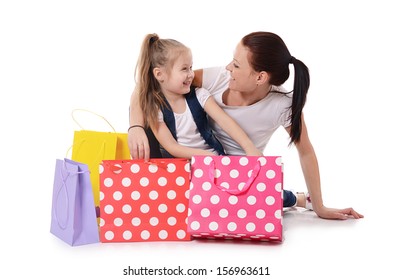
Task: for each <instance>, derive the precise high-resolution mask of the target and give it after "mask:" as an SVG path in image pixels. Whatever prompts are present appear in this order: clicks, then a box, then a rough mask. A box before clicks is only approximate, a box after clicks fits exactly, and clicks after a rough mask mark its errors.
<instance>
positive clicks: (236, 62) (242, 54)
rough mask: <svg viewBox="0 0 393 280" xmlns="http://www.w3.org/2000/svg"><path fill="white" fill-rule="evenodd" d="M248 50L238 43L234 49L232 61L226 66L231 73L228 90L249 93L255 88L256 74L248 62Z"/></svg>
mask: <svg viewBox="0 0 393 280" xmlns="http://www.w3.org/2000/svg"><path fill="white" fill-rule="evenodd" d="M249 55H250V52H249V50H248V49H247V48H246V47H245V46H243V44H242V43H241V42H240V43H239V44H238V45H237V46H236V49H235V53H234V55H233V60H232V61H231V62H230V63H229V64H228V65H227V66H226V69H227V70H228V71H229V72H230V73H231V78H232V79H231V80H230V81H229V89H231V90H235V91H240V92H249V91H253V90H255V88H256V87H257V76H258V73H257V72H256V71H254V69H252V67H251V65H250V63H249V62H248V56H249Z"/></svg>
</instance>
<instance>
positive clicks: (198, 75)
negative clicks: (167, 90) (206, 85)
mask: <svg viewBox="0 0 393 280" xmlns="http://www.w3.org/2000/svg"><path fill="white" fill-rule="evenodd" d="M202 79H203V69H197V70H194V80H193V81H192V85H193V86H195V87H199V88H200V87H202Z"/></svg>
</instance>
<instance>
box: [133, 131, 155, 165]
mask: <svg viewBox="0 0 393 280" xmlns="http://www.w3.org/2000/svg"><path fill="white" fill-rule="evenodd" d="M128 148H129V149H130V156H131V158H132V159H144V160H145V161H149V158H150V146H149V140H148V139H147V136H146V133H145V130H144V129H143V128H142V127H139V126H138V127H132V128H130V129H129V130H128Z"/></svg>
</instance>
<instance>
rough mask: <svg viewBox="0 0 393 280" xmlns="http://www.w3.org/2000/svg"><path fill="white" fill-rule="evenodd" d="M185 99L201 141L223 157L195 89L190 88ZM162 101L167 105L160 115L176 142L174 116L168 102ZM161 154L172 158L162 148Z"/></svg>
mask: <svg viewBox="0 0 393 280" xmlns="http://www.w3.org/2000/svg"><path fill="white" fill-rule="evenodd" d="M185 98H186V101H187V104H188V107H189V108H190V111H191V114H192V117H193V118H194V121H195V124H196V126H197V128H198V131H199V133H200V134H201V135H202V137H203V139H205V141H206V143H207V144H208V145H209V146H210V147H211V148H213V149H214V150H215V151H216V152H217V153H218V154H219V155H225V152H224V148H223V146H222V145H221V143H220V142H219V141H218V140H217V138H216V137H215V136H214V134H213V131H212V129H211V127H210V125H209V121H208V118H207V114H206V112H205V110H203V108H202V106H201V104H200V103H199V101H198V98H197V96H196V93H195V87H191V90H190V92H189V93H187V94H186V95H185ZM164 100H165V103H166V105H167V106H162V107H161V111H162V114H163V115H164V122H165V124H166V125H167V126H168V128H169V130H170V131H171V133H172V136H173V138H175V140H176V141H177V135H176V122H175V116H174V114H173V111H172V109H171V106H170V105H169V103H168V101H167V100H166V99H165V98H164ZM161 154H162V156H163V157H173V156H172V155H171V154H169V153H168V152H167V151H166V150H164V149H163V148H162V147H161Z"/></svg>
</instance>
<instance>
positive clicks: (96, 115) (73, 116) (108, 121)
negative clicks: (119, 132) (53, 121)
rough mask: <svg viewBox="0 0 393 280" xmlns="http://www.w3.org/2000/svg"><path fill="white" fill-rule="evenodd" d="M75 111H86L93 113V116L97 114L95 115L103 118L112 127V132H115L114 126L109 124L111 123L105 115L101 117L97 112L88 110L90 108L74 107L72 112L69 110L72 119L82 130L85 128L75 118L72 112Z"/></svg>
mask: <svg viewBox="0 0 393 280" xmlns="http://www.w3.org/2000/svg"><path fill="white" fill-rule="evenodd" d="M76 111H82V112H87V113H90V114H93V115H95V116H97V117H99V118H101V119H103V120H104V121H105V122H106V123H107V124H108V125H109V126H110V127H111V128H112V130H113V132H116V130H115V128H114V127H113V125H111V123H110V122H109V121H108V120H107V119H106V118H105V117H103V116H101V115H99V114H97V113H95V112H93V111H90V110H86V109H74V110H72V112H71V117H72V119H73V120H74V122H75V123H76V124H77V125H78V126H79V127H80V128H81V129H82V130H85V129H84V128H83V127H82V126H81V124H80V123H79V122H78V121H77V120H76V118H75V115H74V113H75V112H76Z"/></svg>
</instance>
